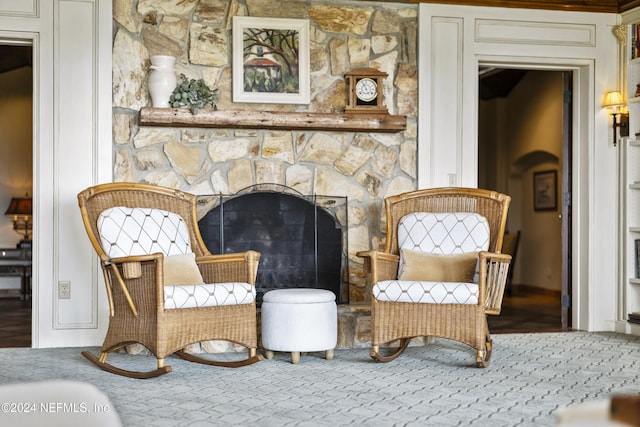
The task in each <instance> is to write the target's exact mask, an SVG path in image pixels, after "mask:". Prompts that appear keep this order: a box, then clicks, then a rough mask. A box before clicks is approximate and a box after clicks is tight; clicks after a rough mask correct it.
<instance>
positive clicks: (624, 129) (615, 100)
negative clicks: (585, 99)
mask: <svg viewBox="0 0 640 427" xmlns="http://www.w3.org/2000/svg"><path fill="white" fill-rule="evenodd" d="M602 106H603V107H605V108H610V109H611V115H612V116H613V146H614V147H615V146H616V143H617V142H618V133H617V132H616V129H617V128H620V136H621V137H622V136H629V113H623V112H621V111H618V108H622V107H624V102H623V101H622V95H621V94H620V92H618V91H615V92H607V94H606V95H605V97H604V102H603V103H602ZM618 114H619V115H620V123H618Z"/></svg>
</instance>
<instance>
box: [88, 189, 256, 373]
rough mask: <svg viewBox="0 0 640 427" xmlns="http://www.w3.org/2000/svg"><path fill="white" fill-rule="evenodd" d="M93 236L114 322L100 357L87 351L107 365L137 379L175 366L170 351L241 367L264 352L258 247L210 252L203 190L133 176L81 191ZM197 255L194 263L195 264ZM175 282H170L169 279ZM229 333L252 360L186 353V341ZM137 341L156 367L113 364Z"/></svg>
mask: <svg viewBox="0 0 640 427" xmlns="http://www.w3.org/2000/svg"><path fill="white" fill-rule="evenodd" d="M78 203H79V205H80V211H81V214H82V219H83V222H84V225H85V228H86V231H87V233H88V235H89V239H90V241H91V243H92V245H93V247H94V249H95V250H96V252H97V253H98V256H99V257H100V265H101V267H102V270H103V273H104V277H105V282H106V289H107V297H108V301H109V308H110V320H109V327H108V330H107V335H106V337H105V339H104V342H103V344H102V350H101V354H100V357H99V358H98V357H96V356H94V355H93V354H91V353H90V352H83V353H82V354H83V355H84V356H85V357H86V358H87V359H89V360H90V361H91V362H92V363H94V364H95V365H97V366H98V367H100V368H101V369H103V370H105V371H108V372H111V373H114V374H118V375H123V376H127V377H131V378H151V377H155V376H159V375H162V374H165V373H167V372H170V371H171V367H170V366H166V365H165V359H166V357H167V356H169V355H171V354H173V353H175V354H177V355H178V356H180V357H182V358H184V359H186V360H190V361H193V362H198V363H204V364H209V365H215V366H226V367H238V366H244V365H248V364H251V363H255V362H257V361H259V360H261V359H262V357H261V356H259V355H257V331H256V327H257V326H256V320H257V319H256V304H255V279H256V274H257V270H258V261H259V258H260V254H259V253H258V252H255V251H247V252H244V253H237V254H224V255H211V253H209V251H208V250H207V248H206V246H205V245H204V242H203V240H202V237H201V235H200V231H199V229H198V223H197V218H196V196H195V195H192V194H188V193H184V192H182V191H179V190H174V189H169V188H163V187H157V186H153V185H146V184H136V183H110V184H103V185H98V186H95V187H91V188H88V189H86V190H84V191H82V192H81V193H80V194H78ZM194 261H195V262H194ZM169 282H172V283H169ZM207 340H227V341H231V342H234V343H236V344H240V345H242V346H244V347H246V348H247V350H248V358H247V359H245V360H240V361H215V360H211V359H209V358H202V357H199V356H196V355H193V354H189V353H186V352H185V351H184V348H185V347H186V346H188V345H189V344H193V343H197V342H200V341H207ZM132 343H140V344H142V345H144V346H145V347H146V348H148V349H149V351H151V353H153V354H154V355H155V356H156V358H157V365H158V367H157V369H155V370H153V371H148V372H136V371H128V370H124V369H120V368H117V367H115V366H113V365H111V364H109V363H107V362H106V359H107V356H108V355H109V354H110V353H112V352H114V351H117V350H119V349H121V348H123V347H124V346H126V345H128V344H132Z"/></svg>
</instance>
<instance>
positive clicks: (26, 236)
mask: <svg viewBox="0 0 640 427" xmlns="http://www.w3.org/2000/svg"><path fill="white" fill-rule="evenodd" d="M4 215H5V216H8V217H13V229H14V231H15V232H16V233H18V234H21V235H22V236H23V238H22V240H21V243H24V242H30V241H31V230H32V228H33V221H32V220H31V218H32V215H33V211H32V208H31V197H28V195H25V197H22V198H18V197H14V198H12V199H11V203H9V207H8V208H7V211H6V212H5V213H4Z"/></svg>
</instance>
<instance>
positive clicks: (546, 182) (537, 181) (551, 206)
mask: <svg viewBox="0 0 640 427" xmlns="http://www.w3.org/2000/svg"><path fill="white" fill-rule="evenodd" d="M557 188H558V174H557V172H556V171H554V170H550V171H543V172H534V173H533V209H534V210H536V211H555V210H556V209H557V208H558V195H557V191H558V190H557Z"/></svg>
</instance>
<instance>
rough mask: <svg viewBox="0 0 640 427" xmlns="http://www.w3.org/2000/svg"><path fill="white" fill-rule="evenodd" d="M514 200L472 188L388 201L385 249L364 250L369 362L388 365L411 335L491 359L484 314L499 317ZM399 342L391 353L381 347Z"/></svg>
mask: <svg viewBox="0 0 640 427" xmlns="http://www.w3.org/2000/svg"><path fill="white" fill-rule="evenodd" d="M510 200H511V198H510V197H509V196H507V195H504V194H500V193H497V192H494V191H488V190H483V189H472V188H434V189H427V190H417V191H412V192H408V193H404V194H400V195H397V196H392V197H388V198H387V199H385V208H386V215H387V235H386V243H385V248H384V251H376V250H371V251H362V252H359V253H358V256H360V257H363V258H364V261H365V262H364V267H365V270H367V272H368V273H370V282H371V290H372V296H371V299H372V307H371V322H372V326H371V329H372V331H371V335H372V350H371V353H370V354H371V357H372V358H374V359H375V360H377V361H380V362H389V361H391V360H393V359H395V358H396V357H398V356H399V355H400V354H402V352H403V351H404V350H405V349H406V348H407V346H408V344H409V342H410V340H411V339H412V338H414V337H421V336H431V337H441V338H447V339H451V340H456V341H460V342H462V343H465V344H467V345H469V346H471V347H472V348H473V349H475V350H476V351H477V356H476V366H478V367H486V366H487V365H488V364H489V360H490V358H491V344H492V342H491V337H490V334H489V328H488V325H487V319H486V314H500V310H501V306H502V297H503V293H504V287H505V283H506V280H507V273H508V267H509V263H510V260H511V256H510V255H507V254H501V253H500V250H501V247H502V238H503V234H504V229H505V224H506V220H507V211H508V208H509V202H510ZM397 340H399V347H398V348H397V349H396V350H391V352H390V354H387V355H383V354H381V353H380V346H382V345H384V344H387V345H390V344H391V343H392V342H395V341H397Z"/></svg>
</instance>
